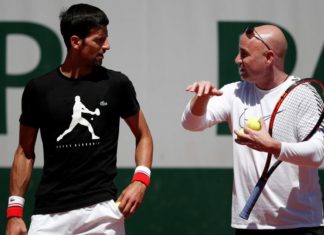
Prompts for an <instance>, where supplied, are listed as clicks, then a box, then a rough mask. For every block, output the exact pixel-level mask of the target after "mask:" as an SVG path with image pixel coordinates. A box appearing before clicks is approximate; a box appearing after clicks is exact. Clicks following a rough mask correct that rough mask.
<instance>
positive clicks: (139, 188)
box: [117, 181, 146, 218]
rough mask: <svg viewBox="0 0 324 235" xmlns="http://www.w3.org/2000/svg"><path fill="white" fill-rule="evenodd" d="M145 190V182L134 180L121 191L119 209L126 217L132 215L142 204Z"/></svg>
mask: <svg viewBox="0 0 324 235" xmlns="http://www.w3.org/2000/svg"><path fill="white" fill-rule="evenodd" d="M145 191H146V186H145V184H143V183H142V182H139V181H134V182H133V183H131V184H130V185H128V187H127V188H126V189H124V191H123V192H122V193H121V195H120V196H119V198H118V199H117V201H119V202H120V204H119V209H120V211H121V212H122V213H123V215H124V217H125V218H127V217H129V216H131V215H132V214H133V213H134V212H135V211H136V210H137V208H138V207H139V206H140V205H141V203H142V201H143V198H144V194H145Z"/></svg>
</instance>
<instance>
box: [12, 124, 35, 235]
mask: <svg viewBox="0 0 324 235" xmlns="http://www.w3.org/2000/svg"><path fill="white" fill-rule="evenodd" d="M37 132H38V129H36V128H33V127H28V126H24V125H20V133H19V145H18V147H17V150H16V152H15V155H14V160H13V164H12V168H11V172H10V186H9V187H10V188H9V193H10V196H18V197H22V198H23V197H24V195H25V193H26V192H27V189H28V186H29V183H30V180H31V175H32V170H33V166H34V160H35V153H34V148H35V142H36V137H37ZM17 234H27V229H26V225H25V223H24V221H23V219H22V218H20V217H17V216H12V217H10V218H8V222H7V230H6V235H17Z"/></svg>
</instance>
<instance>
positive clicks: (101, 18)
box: [60, 3, 109, 49]
mask: <svg viewBox="0 0 324 235" xmlns="http://www.w3.org/2000/svg"><path fill="white" fill-rule="evenodd" d="M60 19H61V23H60V29H61V34H62V36H63V39H64V43H65V45H66V47H67V48H68V49H69V48H70V47H71V43H70V38H71V36H73V35H77V36H78V37H80V38H85V37H86V36H87V35H88V34H89V32H90V30H91V29H92V28H95V27H100V26H102V27H106V26H107V25H108V24H109V19H108V17H107V15H106V14H105V13H104V12H103V11H102V10H100V9H99V8H98V7H95V6H92V5H89V4H83V3H82V4H75V5H72V6H70V7H69V8H68V9H67V10H66V11H62V12H61V14H60Z"/></svg>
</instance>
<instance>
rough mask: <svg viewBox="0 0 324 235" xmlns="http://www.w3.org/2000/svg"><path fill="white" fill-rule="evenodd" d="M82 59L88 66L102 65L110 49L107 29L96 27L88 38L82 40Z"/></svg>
mask: <svg viewBox="0 0 324 235" xmlns="http://www.w3.org/2000/svg"><path fill="white" fill-rule="evenodd" d="M81 43H82V44H81V47H80V54H79V56H80V59H82V63H85V65H88V66H96V65H101V64H102V60H103V58H104V54H105V52H106V51H107V50H109V49H110V44H109V41H108V30H107V28H106V27H96V28H93V29H91V30H90V33H89V34H88V36H87V37H85V38H84V39H82V40H81Z"/></svg>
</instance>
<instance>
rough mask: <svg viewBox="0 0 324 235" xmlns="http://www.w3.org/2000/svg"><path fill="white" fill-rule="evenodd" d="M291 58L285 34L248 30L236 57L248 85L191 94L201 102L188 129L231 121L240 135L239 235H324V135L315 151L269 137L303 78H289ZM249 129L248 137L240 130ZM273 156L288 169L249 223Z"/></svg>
mask: <svg viewBox="0 0 324 235" xmlns="http://www.w3.org/2000/svg"><path fill="white" fill-rule="evenodd" d="M286 52H287V41H286V38H285V36H284V34H283V32H282V31H281V30H280V29H279V28H278V27H276V26H273V25H263V26H259V27H255V28H254V27H248V28H247V29H246V31H244V33H243V34H242V35H241V37H240V42H239V53H238V55H237V56H236V58H235V63H236V64H237V65H238V67H239V74H240V77H241V79H242V80H241V81H238V82H235V83H231V84H227V85H225V86H224V87H222V88H221V89H217V88H216V87H215V85H213V84H212V83H211V82H210V81H197V82H194V83H193V84H191V85H189V86H188V87H187V89H186V90H187V91H189V92H192V93H194V96H193V98H192V99H191V100H190V101H189V103H188V105H187V106H186V108H185V110H184V112H183V115H182V125H183V127H184V128H185V129H187V130H190V131H202V130H204V129H206V128H208V127H211V126H213V125H216V124H218V123H221V122H227V123H228V124H229V127H230V129H231V130H232V132H233V133H234V134H233V137H232V141H233V160H234V161H233V162H234V185H233V194H232V222H231V225H232V227H233V228H234V229H235V234H236V235H242V234H249V235H251V234H252V235H253V234H276V235H278V234H279V235H280V234H285V235H287V234H294V235H296V234H303V235H306V234H324V232H323V227H322V226H323V209H322V208H323V205H322V193H321V189H320V185H319V178H318V167H319V166H320V165H321V162H322V161H323V157H324V140H323V136H322V135H318V136H316V137H313V138H312V139H311V140H309V141H308V142H309V144H308V145H307V146H308V147H306V148H302V149H301V148H298V144H295V145H291V144H289V143H282V142H279V141H278V140H275V139H273V138H271V136H270V135H269V134H268V131H267V126H268V124H269V123H268V122H269V117H270V115H271V113H272V110H273V108H274V106H275V104H276V102H277V101H278V99H279V97H280V96H281V95H282V94H283V92H284V91H285V90H286V89H287V88H288V87H289V86H290V85H291V84H292V83H294V81H296V80H298V79H299V78H298V77H295V76H292V75H288V74H287V73H286V72H285V71H284V63H285V56H286ZM251 117H257V118H258V119H260V122H261V130H260V131H254V130H252V129H249V128H247V127H245V122H246V120H248V119H249V118H251ZM300 125H303V123H300ZM242 128H244V132H240V131H239V130H241V129H242ZM294 128H298V126H296V127H294ZM294 138H296V139H297V138H298V137H297V136H296V137H294ZM314 146H316V147H314ZM268 152H270V153H272V154H273V155H274V156H275V157H276V158H278V159H280V160H281V161H283V164H281V165H280V167H278V168H277V170H276V171H275V173H274V174H273V175H272V176H271V178H270V180H269V181H268V183H267V186H266V187H265V189H264V190H263V192H262V195H261V197H260V198H259V200H258V202H257V204H256V206H255V207H254V209H253V211H252V213H251V215H250V217H249V219H248V220H244V219H242V218H240V217H239V214H240V211H241V210H242V208H243V207H244V205H245V203H246V201H247V199H248V198H249V196H250V192H251V190H252V189H253V187H254V185H255V183H256V182H257V181H258V179H259V177H260V175H261V174H262V171H263V167H264V164H265V159H266V157H267V153H268ZM301 159H302V160H301Z"/></svg>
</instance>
